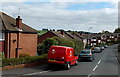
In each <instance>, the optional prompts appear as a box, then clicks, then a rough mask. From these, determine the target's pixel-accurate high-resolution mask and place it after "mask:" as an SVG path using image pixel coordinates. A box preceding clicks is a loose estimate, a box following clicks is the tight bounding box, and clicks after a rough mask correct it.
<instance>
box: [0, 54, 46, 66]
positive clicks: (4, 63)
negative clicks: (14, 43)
mask: <svg viewBox="0 0 120 77" xmlns="http://www.w3.org/2000/svg"><path fill="white" fill-rule="evenodd" d="M46 61H47V54H43V55H41V56H32V57H20V58H4V59H3V60H2V67H4V66H8V65H13V66H14V65H19V64H29V63H34V62H41V63H42V62H46Z"/></svg>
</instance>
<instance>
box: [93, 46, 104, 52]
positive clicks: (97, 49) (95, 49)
mask: <svg viewBox="0 0 120 77" xmlns="http://www.w3.org/2000/svg"><path fill="white" fill-rule="evenodd" d="M94 52H95V53H97V52H98V53H100V52H102V49H101V48H100V47H95V48H94Z"/></svg>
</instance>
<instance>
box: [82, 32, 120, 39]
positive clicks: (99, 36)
mask: <svg viewBox="0 0 120 77" xmlns="http://www.w3.org/2000/svg"><path fill="white" fill-rule="evenodd" d="M118 34H119V33H102V34H99V33H94V34H88V35H86V36H84V37H86V38H89V39H90V38H92V37H97V38H101V36H102V35H106V36H111V35H114V36H117V35H118Z"/></svg>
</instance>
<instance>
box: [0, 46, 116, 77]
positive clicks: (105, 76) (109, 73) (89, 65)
mask: <svg viewBox="0 0 120 77" xmlns="http://www.w3.org/2000/svg"><path fill="white" fill-rule="evenodd" d="M116 49H117V45H113V46H109V47H108V48H106V49H105V50H103V52H101V53H95V60H94V61H93V62H86V61H82V62H79V63H78V65H77V66H72V67H71V68H70V70H64V69H61V68H60V67H58V69H57V70H56V69H48V66H47V64H45V65H41V66H40V65H38V66H35V67H31V68H22V69H14V70H5V71H3V72H2V73H3V76H2V77H40V76H44V77H45V76H47V77H48V76H52V77H56V76H58V77H60V76H62V77H64V76H65V77H66V76H74V77H118V61H117V59H116V56H115V54H114V51H115V50H116Z"/></svg>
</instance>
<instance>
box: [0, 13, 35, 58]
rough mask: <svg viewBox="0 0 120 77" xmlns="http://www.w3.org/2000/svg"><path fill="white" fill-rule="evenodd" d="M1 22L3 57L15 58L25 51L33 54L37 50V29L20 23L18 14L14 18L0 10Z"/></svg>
mask: <svg viewBox="0 0 120 77" xmlns="http://www.w3.org/2000/svg"><path fill="white" fill-rule="evenodd" d="M0 21H1V22H2V24H1V25H2V28H1V29H2V33H0V35H1V38H0V39H1V41H0V43H1V45H2V52H3V53H4V54H5V58H17V57H19V55H20V54H22V53H25V54H29V55H30V56H35V55H36V51H37V31H36V30H35V29H33V28H31V27H29V26H28V25H26V24H24V23H22V19H21V18H20V16H18V18H16V19H14V18H12V17H10V16H9V15H7V14H5V13H3V12H0Z"/></svg>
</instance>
